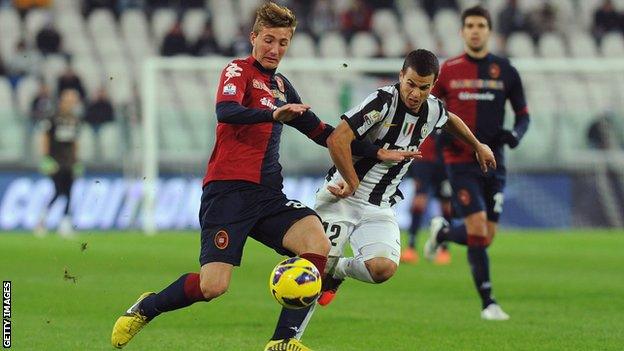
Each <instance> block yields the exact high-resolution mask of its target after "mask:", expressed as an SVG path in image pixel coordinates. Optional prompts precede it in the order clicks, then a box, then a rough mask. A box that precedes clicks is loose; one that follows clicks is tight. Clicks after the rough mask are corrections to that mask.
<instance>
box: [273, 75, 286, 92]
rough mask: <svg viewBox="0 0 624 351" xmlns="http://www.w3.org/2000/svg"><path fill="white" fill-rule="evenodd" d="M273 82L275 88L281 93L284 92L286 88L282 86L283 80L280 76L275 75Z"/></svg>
mask: <svg viewBox="0 0 624 351" xmlns="http://www.w3.org/2000/svg"><path fill="white" fill-rule="evenodd" d="M275 83H277V89H278V90H279V91H280V92H282V93H285V92H286V89H285V88H284V80H283V79H282V77H280V76H275Z"/></svg>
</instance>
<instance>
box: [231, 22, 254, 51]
mask: <svg viewBox="0 0 624 351" xmlns="http://www.w3.org/2000/svg"><path fill="white" fill-rule="evenodd" d="M248 33H249V32H248V31H246V30H245V28H244V27H243V26H241V27H239V28H238V33H237V34H236V37H235V38H234V40H233V41H232V45H230V55H231V56H233V57H247V56H249V53H250V52H251V43H250V42H249V35H248Z"/></svg>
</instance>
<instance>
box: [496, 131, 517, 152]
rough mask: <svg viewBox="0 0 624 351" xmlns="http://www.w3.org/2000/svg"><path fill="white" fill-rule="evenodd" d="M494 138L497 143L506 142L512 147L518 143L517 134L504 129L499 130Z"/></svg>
mask: <svg viewBox="0 0 624 351" xmlns="http://www.w3.org/2000/svg"><path fill="white" fill-rule="evenodd" d="M496 139H497V141H498V143H499V144H501V145H502V144H507V145H509V147H510V148H512V149H513V148H515V147H516V146H518V144H519V143H520V140H518V136H517V135H516V133H514V132H513V131H510V130H506V129H503V130H501V131H500V132H499V133H498V135H497V136H496Z"/></svg>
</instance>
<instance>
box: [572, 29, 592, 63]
mask: <svg viewBox="0 0 624 351" xmlns="http://www.w3.org/2000/svg"><path fill="white" fill-rule="evenodd" d="M569 42H570V43H571V45H570V52H571V54H572V56H573V57H576V58H590V57H596V56H597V55H598V48H597V47H596V42H595V41H594V38H592V37H591V35H589V33H587V32H583V31H575V32H572V33H571V34H570V35H569Z"/></svg>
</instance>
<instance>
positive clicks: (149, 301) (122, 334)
mask: <svg viewBox="0 0 624 351" xmlns="http://www.w3.org/2000/svg"><path fill="white" fill-rule="evenodd" d="M198 301H207V300H206V299H205V297H204V294H203V293H202V291H201V288H200V285H199V274H197V273H187V274H184V275H182V276H181V277H180V278H178V279H177V280H176V281H175V282H173V283H172V284H171V285H169V286H168V287H166V288H165V289H164V290H162V291H161V292H159V293H158V294H155V293H153V292H147V293H144V294H142V295H141V296H140V297H139V299H138V300H137V302H135V303H134V305H132V306H131V307H130V308H129V309H128V310H127V311H126V313H124V314H123V315H122V316H121V317H119V318H118V319H117V321H116V322H115V325H114V326H113V333H112V335H111V343H112V344H113V346H114V347H116V348H118V349H120V348H122V347H124V346H126V344H128V342H129V341H130V340H132V338H133V337H134V336H135V335H136V334H137V333H138V332H139V331H140V330H141V329H143V327H144V326H145V325H147V323H149V322H150V321H151V320H152V319H154V318H155V317H157V316H158V315H159V314H161V313H163V312H167V311H172V310H176V309H179V308H183V307H186V306H190V305H192V304H193V303H195V302H198Z"/></svg>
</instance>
